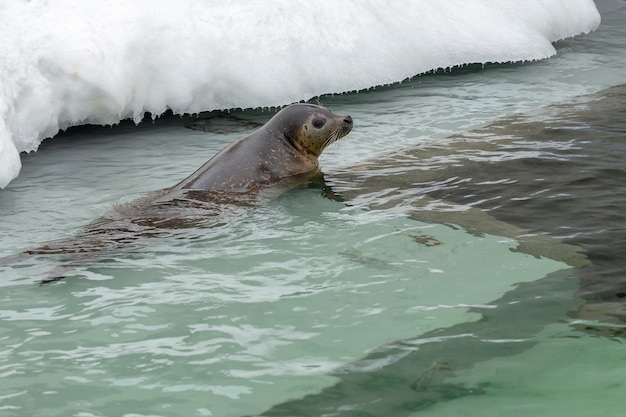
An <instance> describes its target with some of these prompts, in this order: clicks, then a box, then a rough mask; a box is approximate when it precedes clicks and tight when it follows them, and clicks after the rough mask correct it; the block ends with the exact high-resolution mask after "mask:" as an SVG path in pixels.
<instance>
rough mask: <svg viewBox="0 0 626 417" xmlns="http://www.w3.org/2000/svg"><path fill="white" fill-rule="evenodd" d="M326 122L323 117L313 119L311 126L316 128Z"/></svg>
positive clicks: (319, 127)
mask: <svg viewBox="0 0 626 417" xmlns="http://www.w3.org/2000/svg"><path fill="white" fill-rule="evenodd" d="M325 124H326V120H324V119H313V127H314V128H316V129H321V128H322V127H323V126H324V125H325Z"/></svg>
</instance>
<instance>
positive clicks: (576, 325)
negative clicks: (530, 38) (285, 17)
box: [0, 9, 626, 417]
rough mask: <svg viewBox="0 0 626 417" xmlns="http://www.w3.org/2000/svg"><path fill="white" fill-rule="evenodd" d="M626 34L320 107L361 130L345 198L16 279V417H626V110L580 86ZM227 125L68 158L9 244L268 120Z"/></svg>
mask: <svg viewBox="0 0 626 417" xmlns="http://www.w3.org/2000/svg"><path fill="white" fill-rule="evenodd" d="M625 22H626V12H625V11H624V9H621V10H620V11H618V12H614V13H613V14H612V15H611V16H608V17H605V20H604V23H603V26H602V27H601V28H600V30H599V31H598V32H596V33H594V34H592V35H590V36H586V37H581V38H576V39H572V40H568V41H565V42H560V43H559V44H558V45H557V47H558V50H559V55H558V56H557V57H556V58H554V59H551V60H547V61H540V62H535V63H526V64H520V65H505V66H490V65H487V66H486V68H484V69H483V68H481V67H468V68H465V69H461V70H455V71H452V72H449V73H448V72H446V73H437V74H431V75H427V76H422V77H417V78H415V79H413V80H412V81H410V82H406V83H403V84H400V85H396V86H391V87H389V88H385V89H377V90H372V91H368V92H360V93H358V94H350V95H341V96H334V97H322V98H321V101H322V102H323V104H325V105H327V106H328V107H330V108H331V109H333V111H335V112H336V113H338V114H351V115H352V116H353V118H354V119H355V129H354V131H353V132H352V133H351V134H350V135H349V136H348V137H346V138H345V139H343V140H342V141H341V142H340V143H338V144H337V145H336V146H335V147H334V148H333V149H331V150H330V152H329V153H328V154H327V155H324V156H323V158H322V167H323V170H324V171H325V174H326V175H325V177H326V183H327V187H326V189H323V188H322V186H320V185H311V186H310V187H302V188H298V189H295V190H292V191H290V192H288V193H286V194H284V195H282V196H280V197H279V198H278V199H276V200H273V201H270V202H267V203H264V204H261V205H258V206H254V207H241V208H237V209H233V210H228V211H226V212H225V213H223V214H222V217H221V219H222V220H223V221H220V222H218V223H217V224H215V225H214V227H209V228H190V229H188V230H183V231H180V232H176V233H174V232H172V234H171V235H169V236H164V237H160V238H153V239H151V238H145V239H142V240H140V241H138V242H135V243H134V244H132V245H129V246H128V247H125V248H119V249H116V250H112V251H109V252H106V253H103V254H102V255H101V256H98V257H95V258H89V259H84V260H82V261H81V262H80V263H78V264H75V265H72V274H71V276H68V278H67V279H66V280H64V281H59V282H56V283H52V284H48V285H44V286H38V285H37V282H38V280H39V279H41V278H42V277H45V276H46V274H47V273H48V271H50V270H51V269H54V268H55V267H57V266H58V265H59V264H60V263H62V262H63V259H61V258H59V257H55V256H39V257H35V258H32V259H30V260H28V261H26V262H24V263H22V264H16V265H13V266H5V267H0V268H1V269H0V277H1V280H0V285H1V286H2V292H1V293H0V294H1V295H0V299H1V300H2V301H1V304H0V319H1V321H0V326H1V327H2V331H1V332H0V341H1V343H0V377H1V378H2V381H1V384H0V411H1V415H3V416H4V415H7V416H25V415H28V416H107V417H108V416H189V415H196V416H210V415H213V416H242V415H255V414H262V415H290V416H292V415H299V416H306V415H311V416H318V415H342V416H348V415H350V416H352V415H361V416H362V415H377V416H380V415H387V416H389V415H398V416H408V415H413V414H415V415H424V414H426V415H428V414H432V415H477V414H479V415H489V414H493V415H501V414H503V413H507V414H510V415H528V414H533V415H545V416H553V415H572V416H576V415H580V416H583V415H584V416H586V415H590V414H592V413H593V414H602V415H606V416H618V415H622V412H623V410H622V408H623V407H622V406H621V404H622V403H623V402H622V397H623V392H624V383H623V366H622V364H623V363H624V351H623V349H622V348H621V343H616V342H619V341H620V340H623V329H624V322H623V317H624V309H623V300H624V297H623V293H624V285H623V283H624V281H623V277H624V276H625V274H624V271H625V269H626V265H624V262H623V261H622V260H621V254H622V253H623V249H624V247H623V244H624V241H625V240H624V235H623V230H624V229H623V224H625V223H624V217H623V214H622V213H621V211H622V210H621V207H623V200H624V189H623V179H624V163H623V161H624V158H623V155H624V147H623V143H622V142H623V140H622V139H623V137H624V136H625V135H626V127H625V125H624V118H623V115H624V112H625V111H624V103H625V102H626V100H624V88H623V87H616V88H613V89H611V90H609V91H608V93H607V92H605V93H599V95H596V96H590V97H589V98H585V99H574V98H573V97H575V96H578V95H581V94H592V93H596V92H597V91H599V90H602V89H605V88H608V87H611V86H615V85H618V84H622V83H624V82H626V79H625V76H624V73H623V67H624V64H626V62H625V61H626V54H624V44H623V39H624V27H625V26H624V23H625ZM556 102H561V103H565V104H563V105H561V106H553V107H549V108H546V107H545V106H548V105H550V104H551V103H556ZM594 103H598V104H594ZM537 109H539V110H537ZM220 116H223V117H216V116H215V115H213V118H212V119H211V121H210V122H209V125H208V126H209V127H208V128H207V129H208V132H203V131H194V130H190V129H185V128H184V127H183V124H184V123H185V122H187V121H188V120H187V119H180V118H177V117H166V118H163V119H161V120H158V121H157V122H156V123H154V124H151V123H146V124H143V125H141V126H140V127H135V126H134V125H132V124H122V125H121V126H118V127H115V128H113V129H110V128H95V129H89V128H80V129H75V130H73V131H71V132H69V133H68V134H66V135H63V137H61V138H57V139H55V140H54V141H53V142H50V143H46V144H44V146H43V147H42V148H41V149H40V150H39V151H38V152H37V153H35V154H31V155H28V156H27V157H25V158H24V159H23V163H24V168H23V170H22V174H21V175H20V177H18V179H17V180H15V181H14V182H13V183H12V184H11V186H10V187H9V188H8V189H6V190H4V191H3V193H2V195H1V196H0V209H1V210H2V213H3V214H4V217H3V219H2V230H3V239H2V240H0V245H1V246H0V254H2V255H10V254H12V253H15V252H17V251H19V250H23V249H26V248H29V247H33V246H36V245H38V244H39V243H41V242H43V241H46V240H50V239H55V238H60V237H68V236H72V235H73V234H75V233H76V232H78V231H79V230H80V228H81V226H83V225H85V224H86V223H88V222H89V221H91V220H93V219H95V218H97V217H98V216H100V215H101V214H103V213H104V212H105V211H106V210H108V209H109V208H110V207H111V205H112V204H114V203H115V202H116V201H127V200H128V199H131V198H132V197H133V196H136V195H138V194H139V193H141V192H145V191H149V190H154V189H159V188H162V187H164V186H168V185H172V184H174V183H176V182H177V181H178V180H180V179H181V178H183V177H184V176H186V175H187V174H189V173H190V172H191V171H193V170H194V169H195V168H196V167H197V166H199V165H200V164H201V163H203V162H204V161H205V160H206V159H208V158H209V157H210V156H211V155H213V154H214V153H215V152H217V151H218V150H219V149H221V148H222V147H223V146H225V145H226V144H228V143H230V142H232V141H233V140H234V139H236V138H239V137H241V136H242V135H244V134H245V133H246V132H248V131H250V130H252V129H254V126H255V125H256V124H257V123H262V122H263V121H264V120H266V119H267V118H269V116H270V112H269V111H260V110H259V111H252V112H233V113H230V114H223V115H220ZM490 123H492V124H490ZM450 135H453V136H452V137H450V138H448V137H449V136H450ZM324 196H328V197H330V196H333V198H324ZM557 238H558V239H557ZM518 246H519V248H518ZM579 251H582V254H581V253H579ZM589 261H590V262H591V263H589Z"/></svg>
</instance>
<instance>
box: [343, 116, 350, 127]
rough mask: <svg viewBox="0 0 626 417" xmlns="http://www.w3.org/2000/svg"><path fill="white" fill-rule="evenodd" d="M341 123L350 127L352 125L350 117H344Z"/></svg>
mask: <svg viewBox="0 0 626 417" xmlns="http://www.w3.org/2000/svg"><path fill="white" fill-rule="evenodd" d="M343 122H344V123H345V124H348V125H351V124H352V117H350V116H346V117H345V118H344V119H343Z"/></svg>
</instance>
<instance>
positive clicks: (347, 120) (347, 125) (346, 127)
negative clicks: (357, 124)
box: [342, 116, 352, 135]
mask: <svg viewBox="0 0 626 417" xmlns="http://www.w3.org/2000/svg"><path fill="white" fill-rule="evenodd" d="M342 130H343V131H344V132H345V134H346V135H347V134H348V133H349V132H350V131H351V130H352V117H351V116H346V117H344V118H343V126H342Z"/></svg>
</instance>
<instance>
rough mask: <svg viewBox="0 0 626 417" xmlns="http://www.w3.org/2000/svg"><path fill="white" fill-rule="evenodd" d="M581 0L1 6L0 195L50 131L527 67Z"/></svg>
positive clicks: (581, 27) (588, 8)
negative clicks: (470, 70)
mask: <svg viewBox="0 0 626 417" xmlns="http://www.w3.org/2000/svg"><path fill="white" fill-rule="evenodd" d="M599 22H600V17H599V15H598V12H597V10H596V7H595V5H594V3H593V1H592V0H550V1H545V0H527V1H524V2H520V1H516V0H500V1H498V2H493V1H491V0H448V1H445V2H431V1H428V0H421V1H417V0H398V1H394V2H385V3H380V2H371V1H365V0H346V1H341V2H339V1H331V0H328V1H322V2H320V1H318V2H314V3H301V2H291V1H289V0H276V1H272V2H266V1H260V0H258V1H248V0H246V1H244V0H232V1H208V2H207V1H202V0H186V1H184V2H176V3H173V2H168V1H153V0H150V1H148V0H137V1H133V2H128V1H122V0H100V1H98V2H75V1H72V0H57V1H54V2H48V1H45V0H33V1H26V0H21V1H12V2H1V3H0V37H1V38H2V42H0V56H1V57H2V60H1V61H0V77H2V83H1V85H0V187H4V186H6V185H7V184H8V183H9V182H10V181H11V180H12V179H13V178H15V177H16V176H17V175H18V173H19V170H20V166H21V165H20V158H19V152H23V151H27V152H28V151H33V150H36V149H37V148H38V146H39V144H40V143H41V141H42V140H43V139H44V138H46V137H51V136H54V135H55V134H56V133H57V132H58V131H59V129H64V128H67V127H69V126H74V125H80V124H86V123H93V124H113V123H117V122H119V121H120V120H122V119H126V118H132V119H134V120H135V121H136V122H139V121H140V120H141V119H142V118H143V117H144V114H145V113H150V114H151V115H152V116H153V117H156V116H158V115H159V114H161V113H163V112H164V111H166V110H168V109H170V110H172V111H173V112H174V113H178V114H182V113H196V112H200V111H207V110H214V109H227V108H236V107H241V108H250V107H262V106H263V107H264V106H279V105H284V104H288V103H291V102H294V101H299V100H303V99H309V98H311V97H314V96H317V95H320V94H326V93H342V92H348V91H354V90H360V89H365V88H370V87H374V86H379V85H385V84H389V83H394V82H398V81H402V80H403V79H406V78H407V77H411V76H414V75H417V74H420V73H423V72H427V71H429V70H433V69H437V68H448V67H453V66H456V65H462V64H468V63H486V62H510V61H524V60H536V59H542V58H546V57H549V56H551V55H553V54H554V53H555V49H554V47H553V46H552V42H554V41H556V40H559V39H563V38H567V37H571V36H575V35H577V34H580V33H585V32H589V31H591V30H593V29H595V28H596V27H597V26H598V24H599Z"/></svg>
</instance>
